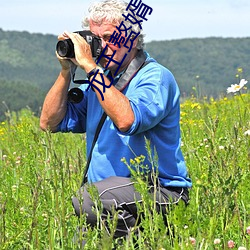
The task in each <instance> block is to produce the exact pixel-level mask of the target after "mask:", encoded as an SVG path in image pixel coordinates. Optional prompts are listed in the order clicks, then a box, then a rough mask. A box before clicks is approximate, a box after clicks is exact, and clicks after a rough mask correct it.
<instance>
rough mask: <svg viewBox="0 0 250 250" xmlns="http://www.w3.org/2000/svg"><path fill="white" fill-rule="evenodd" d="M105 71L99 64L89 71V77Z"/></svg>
mask: <svg viewBox="0 0 250 250" xmlns="http://www.w3.org/2000/svg"><path fill="white" fill-rule="evenodd" d="M103 73H104V71H103V69H102V68H101V67H99V66H96V67H94V68H93V69H92V70H90V71H89V72H88V73H87V78H88V79H89V80H90V78H91V77H92V76H94V75H95V74H103Z"/></svg>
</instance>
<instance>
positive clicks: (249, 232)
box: [246, 226, 250, 235]
mask: <svg viewBox="0 0 250 250" xmlns="http://www.w3.org/2000/svg"><path fill="white" fill-rule="evenodd" d="M246 232H247V234H248V235H250V226H249V227H247V229H246Z"/></svg>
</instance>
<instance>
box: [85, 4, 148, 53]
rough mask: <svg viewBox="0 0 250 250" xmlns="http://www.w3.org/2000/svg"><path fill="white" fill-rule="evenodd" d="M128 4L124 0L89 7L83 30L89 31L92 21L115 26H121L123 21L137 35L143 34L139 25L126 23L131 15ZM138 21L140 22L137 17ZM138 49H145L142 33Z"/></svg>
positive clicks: (139, 37)
mask: <svg viewBox="0 0 250 250" xmlns="http://www.w3.org/2000/svg"><path fill="white" fill-rule="evenodd" d="M127 6H128V3H127V2H125V1H122V0H103V1H101V2H95V3H93V4H92V5H91V6H90V7H89V14H88V15H87V16H86V17H85V18H84V19H83V21H82V27H83V29H89V22H90V20H92V21H93V22H95V23H97V24H101V23H103V21H104V20H105V21H106V22H108V23H110V24H114V25H120V23H121V22H122V21H123V22H124V24H125V26H126V27H127V28H129V27H131V26H132V28H131V30H132V31H134V32H135V33H138V32H141V31H142V30H141V29H140V26H139V24H132V23H131V22H129V21H125V18H124V16H123V15H122V14H124V15H125V16H126V15H127V14H128V13H129V12H128V11H126V8H127ZM136 19H137V20H140V18H139V17H137V16H136ZM136 47H137V49H143V48H144V35H143V34H141V33H140V35H139V36H138V43H137V46H136Z"/></svg>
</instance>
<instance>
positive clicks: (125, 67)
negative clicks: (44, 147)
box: [40, 0, 191, 237]
mask: <svg viewBox="0 0 250 250" xmlns="http://www.w3.org/2000/svg"><path fill="white" fill-rule="evenodd" d="M138 2H139V3H140V4H141V1H137V3H138ZM151 12H152V8H150V7H149V6H147V5H145V4H144V5H143V4H141V5H140V6H139V4H137V5H136V4H133V1H131V2H130V3H129V4H128V3H125V2H122V1H118V0H105V1H102V2H98V3H94V4H93V5H92V6H91V7H90V8H89V15H88V16H87V17H86V18H85V19H84V21H83V24H84V25H83V26H84V29H89V30H90V31H91V32H92V33H93V36H95V37H98V38H99V39H101V41H102V52H101V54H100V55H99V57H98V58H97V59H96V60H94V58H93V56H92V52H91V48H90V45H89V43H88V42H86V40H85V39H84V38H83V37H82V36H81V35H79V34H78V33H71V32H65V33H64V34H62V35H61V36H59V40H63V39H70V40H71V41H72V43H73V44H74V52H75V56H74V58H67V57H66V58H65V57H60V56H59V55H58V54H57V57H58V60H59V62H60V64H61V71H60V73H59V76H58V78H57V80H56V81H55V83H54V85H53V86H52V88H51V89H50V91H49V92H48V94H47V96H46V98H45V101H44V105H43V109H42V114H41V119H40V126H41V128H42V129H43V130H47V129H49V130H51V131H52V132H58V131H61V132H70V131H71V132H74V133H85V132H86V135H87V157H88V166H87V173H86V176H85V177H86V178H85V179H86V181H87V182H88V183H90V184H92V185H94V186H95V187H96V188H97V190H98V193H99V198H100V201H101V202H102V206H103V211H102V214H101V219H103V220H105V218H107V215H109V216H110V218H111V219H112V218H113V217H112V213H113V211H115V210H116V211H119V216H118V223H117V229H116V232H115V237H120V236H124V235H126V234H128V233H129V231H130V230H131V228H133V227H134V226H135V223H136V221H137V208H136V204H137V202H140V201H141V196H140V193H138V192H137V191H136V190H135V187H134V180H133V179H132V178H131V171H130V169H129V167H128V166H127V165H126V164H124V162H122V161H121V159H125V160H126V161H127V162H128V163H129V162H130V160H131V159H134V158H135V157H136V156H141V155H144V156H145V160H144V162H143V164H144V165H145V166H147V168H146V167H145V168H142V169H141V171H143V174H144V175H145V177H146V176H150V173H151V172H154V173H156V172H157V184H158V185H156V188H157V190H156V192H157V196H156V199H157V200H156V203H157V208H158V209H159V211H163V212H166V209H165V208H166V206H167V205H169V204H170V203H177V202H179V201H181V200H183V201H184V202H185V203H188V200H189V197H188V188H190V187H191V180H190V179H189V178H188V176H187V169H186V165H185V161H184V159H183V155H182V152H181V137H180V124H179V119H180V105H179V95H180V93H179V89H178V86H177V83H176V81H175V79H174V77H173V75H172V74H171V72H170V71H169V70H168V69H166V68H165V67H163V66H162V65H160V64H159V63H157V62H156V60H154V59H153V58H151V57H150V56H149V55H148V53H146V52H145V51H144V49H143V47H144V44H143V35H142V34H141V33H140V32H141V28H142V22H143V21H145V20H147V18H146V14H147V15H148V16H149V15H150V14H151ZM75 66H77V67H78V69H80V70H83V71H85V72H86V74H87V81H86V82H87V83H89V84H85V85H81V86H80V87H79V88H80V89H81V90H82V91H83V98H82V99H81V100H80V101H79V102H78V103H75V102H72V101H70V99H69V98H68V90H69V86H70V82H71V81H72V70H73V68H74V67H75ZM103 113H104V114H105V115H104V116H103V115H102V114H103ZM100 120H102V124H100V123H99V121H100ZM97 129H98V130H99V131H98V133H97V132H96V130H97ZM93 141H94V143H93ZM146 141H147V142H149V144H150V147H151V149H152V150H151V152H154V153H155V152H156V154H157V157H156V155H153V157H155V158H157V162H156V163H155V165H152V161H150V159H149V158H150V157H152V156H149V155H148V152H147V149H146ZM146 179H147V180H148V185H149V186H151V185H152V186H153V183H152V180H151V179H150V178H146ZM85 183H86V182H85V181H84V182H83V185H82V187H81V190H80V191H79V193H80V195H81V196H82V201H83V202H80V201H79V197H78V198H76V197H75V198H73V205H74V208H75V212H76V214H77V215H78V216H80V215H82V214H85V215H86V218H87V223H88V224H90V225H93V226H95V225H96V222H97V218H96V214H95V213H94V212H93V209H92V207H93V206H94V203H93V201H92V200H91V198H90V195H89V193H88V190H87V188H86V185H85ZM149 192H152V199H153V193H154V192H155V190H154V188H153V187H152V188H149Z"/></svg>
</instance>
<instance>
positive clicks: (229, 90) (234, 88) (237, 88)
mask: <svg viewBox="0 0 250 250" xmlns="http://www.w3.org/2000/svg"><path fill="white" fill-rule="evenodd" d="M246 84H247V81H246V80H245V79H241V80H240V83H239V84H231V87H229V88H227V93H235V92H238V91H240V90H241V89H242V88H243V87H244V86H245V85H246Z"/></svg>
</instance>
